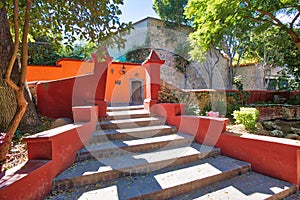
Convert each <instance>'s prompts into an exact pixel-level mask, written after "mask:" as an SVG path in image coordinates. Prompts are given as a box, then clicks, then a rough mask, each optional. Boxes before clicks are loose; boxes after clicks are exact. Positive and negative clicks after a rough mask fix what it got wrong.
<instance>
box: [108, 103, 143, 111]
mask: <svg viewBox="0 0 300 200" xmlns="http://www.w3.org/2000/svg"><path fill="white" fill-rule="evenodd" d="M126 110H144V105H136V106H117V107H107V111H108V112H115V111H126Z"/></svg>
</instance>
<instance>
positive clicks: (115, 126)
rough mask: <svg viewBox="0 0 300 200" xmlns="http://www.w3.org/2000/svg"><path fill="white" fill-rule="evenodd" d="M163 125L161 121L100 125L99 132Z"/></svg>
mask: <svg viewBox="0 0 300 200" xmlns="http://www.w3.org/2000/svg"><path fill="white" fill-rule="evenodd" d="M159 125H163V123H162V122H161V121H158V120H157V121H144V122H130V123H122V124H101V125H100V124H99V125H98V126H97V130H111V129H121V128H139V127H145V126H159Z"/></svg>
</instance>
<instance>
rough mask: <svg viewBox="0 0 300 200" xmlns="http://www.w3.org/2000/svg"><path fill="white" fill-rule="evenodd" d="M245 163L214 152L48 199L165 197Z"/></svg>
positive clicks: (230, 173)
mask: <svg viewBox="0 0 300 200" xmlns="http://www.w3.org/2000/svg"><path fill="white" fill-rule="evenodd" d="M249 170H250V165H249V164H248V163H245V162H242V161H238V160H235V159H232V158H228V157H225V156H220V155H218V156H214V157H210V158H206V159H204V160H199V159H198V160H197V161H195V162H193V163H190V164H185V165H181V166H173V167H169V168H165V169H161V170H159V171H155V172H151V173H149V174H139V175H136V176H129V177H121V178H119V179H117V180H114V181H105V182H98V184H90V185H87V186H85V187H80V188H76V189H74V190H70V191H68V192H65V191H59V192H58V195H57V196H55V195H53V196H52V197H51V198H52V199H64V198H68V199H118V200H123V199H167V198H170V197H174V196H177V195H180V194H182V193H186V192H189V191H192V190H195V189H197V188H200V187H204V186H206V185H209V184H213V183H215V182H219V181H222V180H225V179H228V178H232V177H235V176H237V175H239V174H244V173H247V172H248V171H249Z"/></svg>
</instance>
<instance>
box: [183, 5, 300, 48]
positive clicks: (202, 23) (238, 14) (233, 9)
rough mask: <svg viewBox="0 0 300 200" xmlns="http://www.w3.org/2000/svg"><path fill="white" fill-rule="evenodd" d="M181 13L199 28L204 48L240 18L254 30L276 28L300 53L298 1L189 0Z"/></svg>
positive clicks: (299, 9)
mask: <svg viewBox="0 0 300 200" xmlns="http://www.w3.org/2000/svg"><path fill="white" fill-rule="evenodd" d="M185 14H186V16H187V18H188V19H194V20H193V23H194V26H195V28H196V30H197V31H199V29H202V31H199V33H198V38H199V40H202V39H203V40H204V41H203V42H201V43H202V44H201V45H202V46H203V47H204V48H206V49H208V48H209V45H210V44H216V43H219V42H220V41H221V40H222V35H223V33H224V30H225V29H227V28H229V27H231V26H237V24H236V23H238V22H239V21H241V20H242V19H243V20H244V22H246V23H248V24H249V25H250V24H251V26H253V27H255V28H256V31H257V32H261V31H264V30H266V29H267V28H269V27H279V28H280V30H281V31H283V32H285V33H286V34H288V35H289V36H290V38H291V40H292V41H293V42H294V44H295V46H296V47H297V48H298V51H299V52H300V39H299V34H298V33H297V31H296V29H297V27H298V28H299V26H300V4H299V2H297V1H295V0H284V1H271V0H266V1H254V0H244V1H243V0H232V1H227V0H189V2H188V5H187V6H186V11H185Z"/></svg>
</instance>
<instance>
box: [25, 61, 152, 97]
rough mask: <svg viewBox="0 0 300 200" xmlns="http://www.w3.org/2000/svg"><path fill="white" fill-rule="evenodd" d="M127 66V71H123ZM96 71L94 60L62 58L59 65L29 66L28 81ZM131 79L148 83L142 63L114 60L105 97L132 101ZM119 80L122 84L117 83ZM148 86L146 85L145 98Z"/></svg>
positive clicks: (46, 79) (109, 69) (109, 70)
mask: <svg viewBox="0 0 300 200" xmlns="http://www.w3.org/2000/svg"><path fill="white" fill-rule="evenodd" d="M123 65H124V66H125V69H126V73H125V74H123V73H122V67H123ZM93 71H94V63H93V62H85V61H81V60H74V59H61V60H59V61H57V66H28V71H27V81H28V82H32V81H53V80H60V79H65V78H70V77H75V76H78V75H83V74H91V73H93ZM130 80H141V81H142V82H143V83H144V84H145V83H146V75H145V69H144V68H143V67H142V66H141V65H140V64H134V63H120V62H113V63H111V64H110V66H109V67H108V72H107V83H106V93H105V99H106V101H107V102H108V103H110V102H115V103H128V102H130ZM116 82H119V83H120V84H117V83H116ZM145 96H146V87H145V86H144V98H145Z"/></svg>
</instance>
